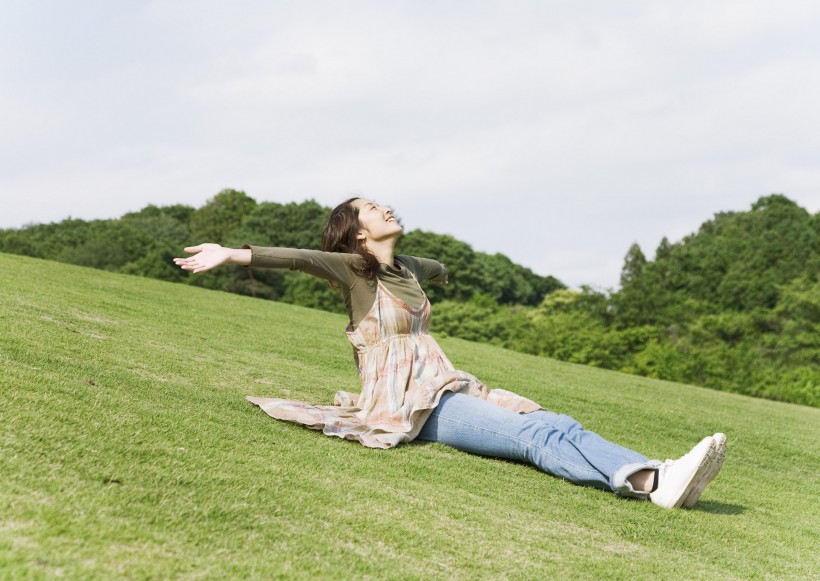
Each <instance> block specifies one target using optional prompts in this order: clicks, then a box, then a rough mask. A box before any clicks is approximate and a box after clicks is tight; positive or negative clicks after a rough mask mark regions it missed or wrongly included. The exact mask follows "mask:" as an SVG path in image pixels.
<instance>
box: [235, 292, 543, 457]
mask: <svg viewBox="0 0 820 581" xmlns="http://www.w3.org/2000/svg"><path fill="white" fill-rule="evenodd" d="M429 326H430V302H429V301H428V300H427V297H426V295H425V297H424V302H423V303H422V305H421V306H420V307H418V308H413V307H411V306H410V305H408V304H407V303H405V302H404V301H402V300H401V299H399V298H398V297H396V296H394V295H393V294H392V293H391V292H390V291H389V290H387V288H385V286H384V285H383V284H382V283H381V281H378V282H377V287H376V299H375V301H374V303H373V307H372V308H371V309H370V311H369V312H368V313H367V315H365V317H364V318H363V319H362V321H361V322H360V323H359V326H358V327H356V328H355V329H352V328H351V327H348V330H347V337H348V339H349V340H350V342H351V344H352V345H353V348H354V350H355V354H356V355H355V356H356V366H357V367H358V370H359V377H360V380H361V384H362V390H361V392H360V393H358V394H354V393H350V392H345V391H337V392H336V396H335V398H334V405H311V404H308V403H305V402H300V401H289V400H284V399H279V398H265V397H248V398H247V399H248V400H249V401H251V402H253V403H254V404H256V405H258V406H259V407H261V408H262V409H263V410H264V411H265V412H266V413H267V414H268V415H270V416H272V417H274V418H277V419H280V420H287V421H292V422H298V423H300V424H303V425H305V426H307V427H308V428H312V429H316V430H322V431H323V432H324V433H325V434H327V435H328V436H336V437H339V438H346V439H348V440H357V441H359V442H361V443H362V444H364V445H365V446H368V447H371V448H391V447H393V446H396V445H397V444H399V443H402V442H409V441H411V440H413V439H414V438H415V437H416V436H417V435H418V433H419V431H420V430H421V428H422V426H423V425H424V422H425V421H426V420H427V418H428V417H429V415H430V413H431V412H432V410H433V409H434V408H435V407H436V405H438V402H439V400H440V399H441V396H442V395H444V394H445V393H446V392H448V391H452V392H458V393H465V394H468V395H471V396H474V397H479V398H481V399H484V400H487V401H489V402H491V403H494V404H496V405H499V406H501V407H504V408H507V409H510V410H512V411H515V412H517V413H525V412H531V411H535V410H537V409H540V406H539V405H538V404H536V403H535V402H533V401H531V400H529V399H527V398H525V397H521V396H519V395H517V394H515V393H512V392H510V391H506V390H503V389H489V388H488V387H487V386H486V385H484V384H483V383H481V382H480V381H479V380H478V379H476V378H475V377H474V376H473V375H470V374H469V373H465V372H464V371H458V370H456V369H455V368H454V367H453V364H452V363H450V360H449V359H447V357H446V356H445V355H444V352H443V351H442V349H441V347H439V345H438V343H436V340H435V339H433V337H432V336H431V335H430V334H429V333H428V329H429Z"/></svg>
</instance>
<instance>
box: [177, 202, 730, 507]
mask: <svg viewBox="0 0 820 581" xmlns="http://www.w3.org/2000/svg"><path fill="white" fill-rule="evenodd" d="M401 233H402V227H401V225H400V224H399V222H398V221H397V220H396V218H395V217H394V216H393V213H392V211H391V210H390V208H388V207H384V206H379V205H378V204H376V203H375V202H373V201H371V200H366V199H362V198H351V199H350V200H347V201H345V202H343V203H342V204H340V205H339V206H337V207H336V208H335V209H334V210H333V212H332V213H331V215H330V218H329V219H328V221H327V223H326V224H325V228H324V232H323V234H322V250H321V251H319V250H298V249H291V248H260V247H256V246H248V245H246V246H244V247H243V248H241V249H233V248H224V247H222V246H220V245H218V244H201V245H199V246H193V247H189V248H186V249H185V251H186V252H188V253H190V254H192V256H190V257H188V258H176V259H174V262H175V263H176V264H177V265H178V266H180V267H181V268H183V269H185V270H188V271H191V272H193V273H199V272H205V271H207V270H210V269H212V268H215V267H217V266H219V265H221V264H226V263H227V264H240V265H244V266H251V267H258V268H289V269H291V270H301V271H303V272H306V273H308V274H311V275H314V276H318V277H321V278H324V279H326V280H328V281H329V282H330V284H331V285H332V286H333V287H334V288H336V289H337V290H339V291H340V292H341V293H342V294H343V296H344V299H345V305H346V306H347V311H348V315H349V317H350V324H349V325H348V328H347V335H348V338H349V340H350V342H351V343H352V344H353V347H354V351H355V354H356V365H357V368H358V370H359V376H360V379H361V383H362V391H361V393H359V394H351V393H345V392H337V393H336V398H335V402H334V403H335V405H332V406H314V405H310V404H307V403H304V402H297V401H288V400H283V399H278V398H258V397H249V398H248V399H249V400H250V401H251V402H253V403H255V404H257V405H258V406H260V407H261V408H262V409H263V410H264V411H265V412H266V413H268V414H269V415H271V416H273V417H275V418H279V419H283V420H289V421H295V422H298V423H301V424H303V425H305V426H308V427H310V428H314V429H321V430H322V431H323V432H324V433H325V434H328V435H332V436H337V437H341V438H347V439H350V440H357V441H359V442H361V443H362V444H364V445H365V446H369V447H376V448H390V447H393V446H395V445H397V444H399V443H402V442H409V441H411V440H414V439H417V440H423V441H430V442H441V443H443V444H447V445H449V446H453V447H455V448H458V449H460V450H464V451H466V452H471V453H475V454H481V455H485V456H492V457H498V458H511V459H517V460H523V461H526V462H529V463H531V464H533V465H535V466H537V467H538V468H540V469H541V470H543V471H545V472H548V473H549V474H553V475H555V476H559V477H562V478H566V479H567V480H569V481H571V482H573V483H576V484H585V485H590V486H595V487H598V488H602V489H606V490H611V491H613V492H615V493H616V494H618V495H621V496H629V497H635V498H643V499H647V498H648V499H649V500H651V501H652V502H654V503H655V504H658V505H660V506H663V507H666V508H677V507H681V506H685V507H692V506H694V505H695V503H696V502H697V501H698V499H699V498H700V495H701V493H702V492H703V490H704V488H705V487H706V485H707V484H708V483H709V482H710V481H711V480H712V479H713V478H714V477H715V476H716V475H717V473H718V471H719V470H720V468H721V465H722V463H723V458H724V455H725V445H726V437H725V436H724V435H723V434H715V435H714V436H710V437H706V438H704V439H703V440H701V441H700V442H699V443H698V444H697V445H696V446H695V447H694V448H693V449H692V451H691V452H689V453H688V454H686V455H685V456H683V457H682V458H680V459H678V460H674V461H673V460H667V461H666V462H660V461H658V460H650V459H648V458H647V457H645V456H643V455H641V454H638V453H637V452H633V451H632V450H628V449H626V448H623V447H621V446H618V445H616V444H613V443H611V442H608V441H606V440H604V439H603V438H601V437H600V436H598V435H597V434H594V433H592V432H589V431H585V430H584V429H583V428H582V427H581V425H580V424H579V423H578V422H576V421H575V420H574V419H572V418H570V417H568V416H565V415H559V414H556V413H553V412H549V411H546V410H544V409H542V408H541V407H540V406H539V405H537V404H536V403H534V402H532V401H530V400H528V399H526V398H524V397H521V396H519V395H516V394H514V393H511V392H509V391H505V390H501V389H489V388H487V386H485V385H484V384H483V383H481V382H480V381H479V380H478V379H476V378H475V377H473V376H472V375H470V374H469V373H465V372H463V371H458V370H456V369H455V368H454V367H453V365H452V364H451V363H450V361H449V360H448V359H447V357H446V356H445V355H444V353H443V352H442V350H441V348H440V347H439V346H438V344H437V343H436V341H435V340H434V339H433V338H432V337H431V336H430V335H429V334H428V332H427V330H428V326H429V318H430V303H429V301H428V300H427V297H426V295H425V294H424V292H423V291H422V290H421V287H420V286H419V283H420V282H423V281H425V280H430V281H432V282H439V283H446V282H447V270H446V267H445V266H444V265H443V264H441V263H439V262H436V261H434V260H430V259H425V258H415V257H410V256H394V254H393V250H394V248H395V245H396V241H397V240H398V238H399V237H400V236H401Z"/></svg>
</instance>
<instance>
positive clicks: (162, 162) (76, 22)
mask: <svg viewBox="0 0 820 581" xmlns="http://www.w3.org/2000/svg"><path fill="white" fill-rule="evenodd" d="M0 6H2V8H3V10H2V13H3V18H2V19H0V228H18V227H21V226H23V225H26V224H31V223H48V222H55V221H60V220H63V219H65V218H67V217H74V218H82V219H86V220H90V219H96V218H116V217H119V216H121V215H123V214H124V213H126V212H129V211H135V210H139V209H141V208H143V207H145V206H146V205H148V204H155V205H168V204H188V205H191V206H194V207H199V206H202V205H203V204H205V203H206V202H207V200H208V199H209V198H211V197H212V196H214V195H215V194H217V193H218V192H219V191H221V190H222V189H225V188H233V189H237V190H242V191H244V192H246V193H247V194H248V195H249V196H251V197H253V198H254V199H256V200H257V201H259V202H263V201H276V202H291V201H297V202H298V201H302V200H306V199H311V198H312V199H314V200H316V201H318V202H320V203H322V204H324V205H326V206H334V205H336V204H337V203H339V202H340V201H342V200H344V199H345V198H347V197H349V196H351V195H358V196H362V197H366V198H370V199H375V200H376V201H378V202H380V203H382V204H386V205H390V206H391V207H392V208H394V210H395V212H396V213H397V214H398V215H399V216H400V217H401V218H402V220H403V223H404V225H405V228H406V229H407V230H412V229H417V228H419V229H423V230H428V231H433V232H438V233H443V234H451V235H453V236H455V237H456V238H458V239H460V240H463V241H465V242H467V243H469V244H470V245H471V246H472V247H473V248H474V249H475V250H479V251H483V252H489V253H496V252H501V253H503V254H506V255H507V256H509V257H510V258H511V259H512V260H514V261H515V262H517V263H519V264H523V265H525V266H527V267H529V268H531V269H532V270H534V271H535V272H537V273H539V274H542V275H552V276H555V277H557V278H558V279H559V280H561V281H562V282H564V283H565V284H567V285H569V286H571V287H574V288H578V287H579V286H581V285H590V286H592V287H593V288H596V289H598V290H605V289H614V288H616V287H617V286H618V281H619V275H620V269H621V267H622V265H623V259H624V255H625V254H626V252H627V250H628V249H629V247H630V246H631V245H632V244H633V243H635V242H637V243H638V244H640V246H641V248H642V249H643V251H644V253H645V254H646V255H647V257H649V258H650V259H651V258H652V256H654V251H655V248H657V246H658V244H659V243H660V241H661V239H662V238H663V237H664V236H666V237H667V238H668V239H669V240H670V241H672V242H675V241H679V240H681V239H682V238H683V237H684V236H686V235H688V234H691V233H693V232H695V231H697V229H698V227H699V226H700V225H701V224H702V223H703V222H705V221H706V220H709V219H710V218H712V217H713V215H714V214H715V213H716V212H722V211H746V210H749V208H750V207H751V205H752V204H753V203H754V202H755V201H756V200H757V199H758V198H760V197H761V196H764V195H769V194H771V193H782V194H784V195H786V196H787V197H789V198H790V199H791V200H793V201H795V202H796V203H798V204H799V205H800V206H801V207H803V208H805V209H807V210H808V211H810V212H813V213H814V212H817V211H820V106H818V103H820V34H818V33H817V31H818V30H820V3H818V2H813V1H788V0H779V1H761V0H743V1H740V0H726V1H714V0H709V1H704V0H690V1H687V2H679V1H677V2H671V1H665V0H654V1H630V0H624V1H619V2H612V1H611V0H588V1H584V0H578V1H574V2H567V1H561V2H558V1H553V0H531V1H530V0H505V1H500V0H499V1H484V0H473V1H468V0H437V1H432V0H415V1H402V0H373V1H367V0H335V1H313V0H299V1H293V2H291V1H275V0H264V1H262V0H260V1H257V0H247V1H242V0H232V1H219V0H164V1H147V0H129V1H128V2H110V1H104V0H101V1H95V0H73V1H72V2H65V1H62V0H51V1H47V0H0ZM214 242H218V241H214ZM432 258H435V257H432Z"/></svg>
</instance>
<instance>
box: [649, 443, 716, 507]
mask: <svg viewBox="0 0 820 581" xmlns="http://www.w3.org/2000/svg"><path fill="white" fill-rule="evenodd" d="M704 439H706V438H704ZM709 441H710V445H709V449H708V450H707V451H706V453H704V455H703V458H701V460H700V463H699V464H698V467H697V468H696V469H695V471H694V473H693V474H692V476H691V477H690V478H689V481H688V483H687V485H686V486H684V487H683V488H682V489H681V490H680V492H679V494H678V496H677V497H674V500H672V499H664V500H663V501H657V500H656V498H654V497H653V496H652V494H650V495H649V500H651V501H652V502H653V503H654V504H656V505H658V506H660V507H663V508H680V507H681V506H682V505H683V503H684V502H685V501H686V498H687V497H688V496H689V493H690V492H692V489H693V488H694V487H695V484H697V482H698V481H700V479H701V478H702V477H703V476H704V474H706V471H707V470H708V469H709V466H711V465H712V461H713V460H714V458H715V439H714V438H712V437H709Z"/></svg>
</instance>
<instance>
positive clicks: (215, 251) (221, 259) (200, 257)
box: [174, 243, 251, 273]
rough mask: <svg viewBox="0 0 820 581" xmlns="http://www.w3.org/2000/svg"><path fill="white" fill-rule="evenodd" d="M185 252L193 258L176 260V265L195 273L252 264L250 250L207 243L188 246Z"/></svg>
mask: <svg viewBox="0 0 820 581" xmlns="http://www.w3.org/2000/svg"><path fill="white" fill-rule="evenodd" d="M185 252H187V253H188V254H193V256H189V257H188V258H174V263H175V264H176V265H177V266H179V267H180V268H182V269H183V270H190V271H191V272H193V273H197V272H205V271H206V270H211V269H212V268H216V267H217V266H220V265H222V264H238V265H240V266H248V265H249V264H250V263H251V251H250V249H248V248H225V247H224V246H220V245H219V244H208V243H206V244H199V245H197V246H188V247H187V248H185Z"/></svg>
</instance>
